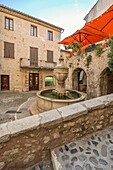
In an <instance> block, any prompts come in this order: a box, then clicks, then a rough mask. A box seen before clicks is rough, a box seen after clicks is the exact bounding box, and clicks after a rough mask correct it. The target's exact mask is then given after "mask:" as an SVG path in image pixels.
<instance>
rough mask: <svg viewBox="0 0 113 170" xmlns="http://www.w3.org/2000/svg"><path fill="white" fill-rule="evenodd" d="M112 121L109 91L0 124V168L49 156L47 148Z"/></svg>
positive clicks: (19, 167)
mask: <svg viewBox="0 0 113 170" xmlns="http://www.w3.org/2000/svg"><path fill="white" fill-rule="evenodd" d="M110 125H113V94H110V95H107V96H103V97H99V98H95V99H91V100H86V101H84V102H80V103H76V104H72V105H69V106H66V107H63V108H59V109H55V110H51V111H48V112H44V113H41V114H39V115H34V116H31V117H26V118H23V119H20V120H17V121H13V122H9V123H5V124H1V125H0V149H1V151H0V169H5V170H23V169H24V168H26V167H29V166H31V165H33V164H35V163H36V162H39V161H41V160H45V161H48V160H50V151H51V149H53V148H55V147H58V146H60V145H63V144H66V143H69V142H71V141H73V140H76V139H79V138H81V137H84V136H85V135H87V134H90V133H93V132H96V131H98V130H101V129H104V128H106V127H108V126H110Z"/></svg>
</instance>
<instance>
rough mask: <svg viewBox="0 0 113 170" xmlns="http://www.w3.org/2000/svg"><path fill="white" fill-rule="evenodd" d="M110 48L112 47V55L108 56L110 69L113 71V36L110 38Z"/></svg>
mask: <svg viewBox="0 0 113 170" xmlns="http://www.w3.org/2000/svg"><path fill="white" fill-rule="evenodd" d="M109 46H110V53H109V54H108V57H109V61H108V67H109V69H110V71H113V36H111V38H110V43H109Z"/></svg>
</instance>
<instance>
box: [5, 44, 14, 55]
mask: <svg viewBox="0 0 113 170" xmlns="http://www.w3.org/2000/svg"><path fill="white" fill-rule="evenodd" d="M4 58H14V44H13V43H9V42H4Z"/></svg>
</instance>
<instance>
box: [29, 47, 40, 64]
mask: <svg viewBox="0 0 113 170" xmlns="http://www.w3.org/2000/svg"><path fill="white" fill-rule="evenodd" d="M30 66H32V67H38V48H34V47H30Z"/></svg>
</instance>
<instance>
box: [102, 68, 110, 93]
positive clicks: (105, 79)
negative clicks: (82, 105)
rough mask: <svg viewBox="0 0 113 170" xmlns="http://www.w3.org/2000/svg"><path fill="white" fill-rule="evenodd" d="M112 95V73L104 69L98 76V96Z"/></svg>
mask: <svg viewBox="0 0 113 170" xmlns="http://www.w3.org/2000/svg"><path fill="white" fill-rule="evenodd" d="M110 93H113V72H111V71H110V70H109V68H105V69H104V70H103V71H102V73H101V75H100V96H103V95H107V94H110Z"/></svg>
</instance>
